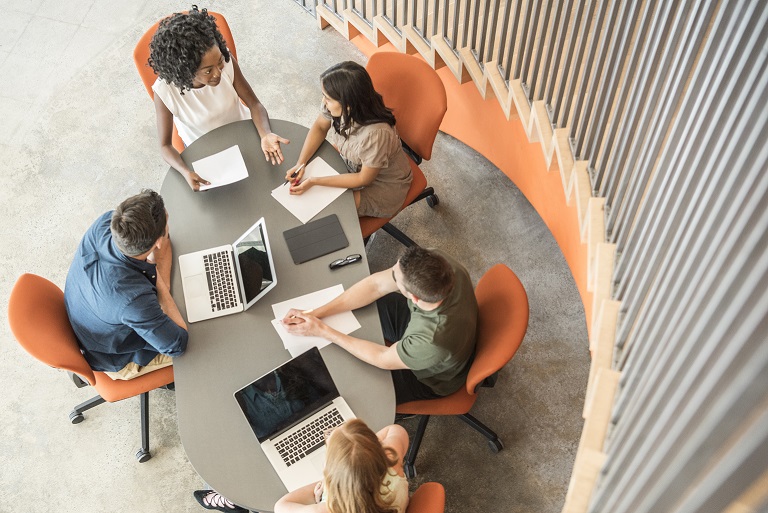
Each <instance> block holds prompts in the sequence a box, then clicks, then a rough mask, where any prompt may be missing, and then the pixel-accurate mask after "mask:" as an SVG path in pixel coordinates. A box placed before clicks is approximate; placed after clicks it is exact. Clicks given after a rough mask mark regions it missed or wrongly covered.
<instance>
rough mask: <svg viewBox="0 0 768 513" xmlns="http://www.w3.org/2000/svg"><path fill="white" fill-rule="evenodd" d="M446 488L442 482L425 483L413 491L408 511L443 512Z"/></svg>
mask: <svg viewBox="0 0 768 513" xmlns="http://www.w3.org/2000/svg"><path fill="white" fill-rule="evenodd" d="M444 511H445V488H443V485H441V484H440V483H435V482H430V483H424V484H423V485H421V486H419V488H418V489H417V490H416V491H415V492H413V495H412V496H411V500H410V502H409V503H408V507H407V508H406V509H405V512H406V513H443V512H444Z"/></svg>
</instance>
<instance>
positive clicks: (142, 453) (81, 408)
mask: <svg viewBox="0 0 768 513" xmlns="http://www.w3.org/2000/svg"><path fill="white" fill-rule="evenodd" d="M73 379H74V378H73ZM105 402H106V400H105V399H104V398H103V397H101V396H100V395H97V396H95V397H91V398H90V399H88V400H87V401H85V402H83V403H80V404H78V405H77V406H75V407H74V408H73V409H72V411H71V412H69V421H70V422H71V423H72V424H80V423H81V422H82V421H84V420H85V416H84V415H83V412H85V411H88V410H90V409H91V408H95V407H96V406H98V405H100V404H102V403H105ZM139 402H140V409H141V448H140V449H139V450H138V452H136V459H137V460H139V463H144V462H146V461H149V459H150V458H152V454H150V452H149V392H144V393H143V394H141V395H140V396H139Z"/></svg>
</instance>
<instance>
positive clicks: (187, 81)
mask: <svg viewBox="0 0 768 513" xmlns="http://www.w3.org/2000/svg"><path fill="white" fill-rule="evenodd" d="M213 45H217V46H218V47H219V50H221V54H222V55H223V56H224V60H225V61H227V62H229V50H227V43H225V42H224V37H223V36H222V35H221V32H219V29H218V28H217V27H216V18H214V17H213V16H211V15H210V14H208V10H207V9H203V10H199V9H198V8H197V6H196V5H193V6H192V9H190V10H189V13H186V14H185V13H178V12H177V13H175V14H172V15H170V16H168V17H167V18H165V19H164V20H162V21H161V22H160V26H158V27H157V32H156V33H155V35H154V37H152V41H151V42H150V43H149V59H148V63H149V65H150V66H151V67H152V69H153V70H155V73H157V74H158V75H159V76H160V78H162V79H163V80H165V81H166V82H168V83H172V84H174V85H175V86H176V87H178V88H179V91H180V92H181V94H184V91H185V90H188V89H192V84H193V82H194V79H195V73H197V70H198V68H200V62H201V61H202V60H203V55H205V53H206V52H207V51H208V50H210V49H211V48H213Z"/></svg>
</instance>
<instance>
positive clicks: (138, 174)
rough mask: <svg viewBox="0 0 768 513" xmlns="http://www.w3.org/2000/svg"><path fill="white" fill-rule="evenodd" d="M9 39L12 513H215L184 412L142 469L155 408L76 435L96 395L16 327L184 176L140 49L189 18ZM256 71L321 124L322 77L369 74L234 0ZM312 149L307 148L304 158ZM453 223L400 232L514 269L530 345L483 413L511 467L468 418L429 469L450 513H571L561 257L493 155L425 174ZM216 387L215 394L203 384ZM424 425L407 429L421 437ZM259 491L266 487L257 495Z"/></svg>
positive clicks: (424, 223) (447, 423) (5, 362)
mask: <svg viewBox="0 0 768 513" xmlns="http://www.w3.org/2000/svg"><path fill="white" fill-rule="evenodd" d="M0 5H2V7H3V11H4V17H5V22H6V23H5V26H6V28H5V29H3V31H0V63H2V64H3V69H4V70H5V71H6V72H5V73H4V76H3V78H4V87H3V88H2V90H0V117H1V118H2V123H0V162H1V164H0V166H1V167H2V173H0V176H2V187H0V213H1V214H2V219H3V221H4V222H3V223H2V227H0V261H2V265H3V273H2V275H1V276H0V311H1V312H3V313H2V315H0V319H1V321H0V341H1V343H0V348H1V351H2V353H0V354H1V357H0V376H2V387H3V389H4V390H3V393H2V394H1V395H0V411H2V418H1V420H0V434H1V435H2V436H1V437H0V454H2V460H3V464H2V465H1V466H0V492H1V493H0V512H6V511H8V512H10V511H37V512H44V511H57V512H68V511H73V512H74V511H78V512H80V511H111V512H121V511H126V512H127V511H132V512H134V511H138V512H156V511H171V512H177V511H179V512H180V511H190V512H195V511H202V509H201V508H200V507H199V506H198V505H197V503H196V502H195V500H194V498H193V497H192V490H194V489H196V488H200V487H201V486H202V485H203V481H202V479H201V478H200V477H199V476H198V475H197V474H196V473H195V470H194V468H193V467H192V465H191V464H190V463H189V461H188V460H187V458H186V455H185V452H184V449H183V446H182V444H181V441H180V440H179V436H178V432H177V426H176V416H175V404H174V394H173V393H172V392H167V391H157V392H153V393H152V394H150V397H151V399H150V402H151V406H150V408H151V413H150V415H151V427H150V436H151V444H152V452H153V455H154V457H153V458H152V459H151V460H150V461H149V462H147V463H145V464H139V463H137V462H136V460H135V459H134V457H133V454H134V452H135V451H136V449H137V448H138V445H139V429H138V428H139V416H138V414H139V411H138V409H139V404H138V399H135V400H134V399H132V400H127V401H123V402H120V403H116V404H106V405H102V406H100V407H98V408H96V409H94V410H91V411H89V412H88V413H87V414H86V417H87V419H86V421H85V422H83V423H82V424H79V425H76V426H73V425H71V424H70V423H69V420H68V418H67V414H68V412H69V411H70V409H71V407H72V406H74V405H75V404H77V403H79V402H81V401H83V400H85V399H87V398H88V397H90V396H91V395H92V393H93V392H92V390H89V389H87V388H86V389H76V388H75V387H74V386H73V385H72V384H71V383H70V382H69V381H68V380H67V377H66V375H65V374H64V373H62V372H58V371H55V370H52V369H49V368H47V367H46V366H44V365H43V364H40V363H39V362H37V361H35V360H34V359H33V358H32V357H30V356H29V355H28V354H26V353H25V352H24V351H23V350H22V349H21V348H20V347H19V346H18V345H17V344H16V342H15V341H14V339H13V337H12V335H11V334H10V331H9V328H8V324H7V319H6V317H5V312H6V310H7V300H8V294H9V292H10V289H11V287H12V286H13V283H14V282H15V280H16V278H17V277H18V276H19V275H20V274H22V273H24V272H32V273H36V274H40V275H42V276H45V277H47V278H49V279H50V280H52V281H54V282H55V283H57V284H58V285H59V286H63V284H64V279H65V276H66V272H67V269H68V266H69V263H70V261H71V256H72V254H73V251H74V250H75V248H76V246H77V243H78V241H79V239H80V237H81V236H82V233H83V232H84V230H85V229H86V228H87V227H88V226H89V225H90V223H91V222H92V221H93V220H94V219H95V218H96V216H98V215H99V214H101V213H102V212H104V211H106V210H109V209H111V208H114V206H115V205H116V204H117V203H119V202H120V201H121V200H122V199H124V198H125V197H127V196H129V195H132V194H135V193H136V192H138V191H139V190H140V189H141V188H144V187H150V188H154V189H157V190H159V188H160V185H161V183H162V180H163V177H164V175H165V173H166V170H167V166H166V165H165V164H164V163H163V162H162V160H161V158H160V155H159V151H158V149H157V143H156V136H155V119H154V111H153V107H152V104H151V103H150V101H149V98H148V97H147V95H146V92H145V90H144V88H143V87H142V85H141V82H140V80H139V78H138V76H137V74H136V71H135V68H134V65H133V61H132V50H133V47H134V44H135V42H136V41H137V40H138V38H139V37H140V35H141V34H142V33H143V31H144V30H145V29H146V28H147V27H148V26H149V25H150V24H151V23H153V22H154V21H156V20H157V19H159V18H160V17H162V16H163V15H166V14H169V13H171V12H174V11H179V10H183V9H186V8H189V5H188V4H186V3H179V2H173V1H167V0H156V1H141V0H137V1H133V2H121V3H115V2H111V1H109V0H68V1H67V2H57V1H54V0H15V1H13V2H11V1H9V0H2V2H0ZM208 7H211V8H212V10H216V11H219V12H222V13H223V14H224V15H225V16H226V17H227V19H228V21H229V23H230V26H231V28H232V32H233V34H234V37H235V41H236V44H237V48H238V54H239V55H240V65H241V67H242V69H243V72H244V74H245V76H246V78H247V79H248V80H249V81H250V83H251V85H252V86H253V88H254V90H255V91H256V93H257V95H258V96H259V98H260V99H261V100H262V102H263V103H264V104H265V105H266V107H267V108H268V110H269V113H270V115H271V116H272V117H273V118H278V119H287V120H291V121H294V122H298V123H302V124H305V125H309V124H310V123H311V122H312V120H313V119H314V117H315V116H316V114H317V108H318V105H319V102H320V92H319V85H318V76H319V74H320V73H321V72H322V71H323V70H324V69H325V68H327V67H328V66H330V65H331V64H333V63H336V62H338V61H342V60H356V61H359V62H364V61H365V58H364V56H363V55H362V54H361V53H360V52H359V51H357V49H356V48H355V47H354V45H352V44H351V43H349V42H347V41H346V40H344V38H343V37H341V36H340V35H339V34H337V33H336V32H334V31H333V30H330V29H329V30H326V31H320V30H319V29H318V27H317V22H316V21H315V20H314V19H313V18H311V17H310V16H309V15H308V14H306V13H305V12H304V11H302V10H301V9H300V8H299V7H298V6H297V5H296V4H294V3H292V2H291V1H290V0H270V1H266V0H255V1H248V2H237V1H232V0H230V1H223V0H222V1H217V2H215V3H211V4H209V5H208ZM301 143H302V141H293V142H292V144H301ZM422 167H423V169H424V171H425V173H426V174H427V178H428V180H429V182H430V184H431V185H433V186H435V188H436V190H437V192H438V194H439V196H440V199H441V203H440V205H439V206H438V207H437V208H436V209H434V210H432V209H430V208H429V207H428V206H427V205H426V204H424V203H423V202H422V203H421V204H418V205H414V206H412V207H410V208H409V209H408V210H407V211H406V212H405V213H403V214H401V215H400V216H398V218H397V220H396V223H395V224H396V225H397V226H399V227H400V228H402V229H403V230H405V231H406V232H407V233H408V234H409V235H410V236H411V237H412V238H413V239H414V240H416V241H417V242H418V243H420V244H421V245H425V246H435V247H441V248H443V249H445V250H446V251H448V252H450V253H452V254H453V255H455V256H456V257H458V258H459V259H460V260H461V261H463V262H464V264H465V265H466V266H467V268H468V269H469V271H470V273H471V274H472V277H473V279H474V280H475V281H477V280H478V279H479V278H480V276H482V274H483V273H484V272H485V271H486V270H487V269H488V268H489V267H491V266H492V265H493V264H495V263H497V262H503V263H505V264H507V265H508V266H509V267H511V268H512V269H513V270H514V271H515V272H516V273H517V274H518V275H519V276H520V278H521V280H522V282H523V284H524V285H525V287H526V290H527V292H528V295H529V300H530V305H531V318H530V327H529V329H528V334H527V336H526V338H525V341H524V342H523V345H522V348H521V349H520V351H519V352H518V354H517V356H516V357H515V358H514V359H513V360H512V362H511V363H510V364H508V365H507V366H506V367H505V368H504V369H503V371H502V373H501V379H500V380H499V383H498V385H497V386H496V388H494V389H485V390H483V391H482V392H481V393H480V398H479V399H478V401H477V404H476V406H475V408H474V410H473V413H474V414H475V415H476V416H477V417H479V418H480V419H482V420H484V421H486V422H487V423H488V424H489V425H490V426H491V427H492V428H494V429H495V430H496V431H497V432H498V433H499V435H500V436H501V438H502V440H503V441H504V445H505V449H504V450H503V451H502V452H500V453H499V454H493V453H491V452H490V450H488V448H487V446H486V442H485V441H484V439H483V438H482V437H481V436H480V435H479V434H476V433H474V432H473V431H471V430H470V428H469V427H467V426H466V425H464V424H463V423H462V422H461V421H459V420H458V419H453V418H435V419H433V420H432V421H431V422H430V426H429V428H428V430H427V436H426V438H425V442H424V444H423V446H422V450H421V452H420V454H419V458H418V460H417V462H416V467H417V470H418V473H419V474H418V477H417V478H416V480H415V482H414V487H415V486H417V485H418V484H419V483H421V482H424V481H430V480H434V481H439V482H441V483H443V484H444V485H445V487H446V490H447V495H448V506H447V508H446V509H447V511H449V512H459V511H490V512H496V511H499V512H520V513H523V512H539V513H556V512H559V511H560V510H561V508H562V504H563V501H564V497H565V492H566V489H567V485H568V480H569V476H570V471H571V466H572V464H573V460H574V457H575V452H576V447H577V443H578V439H579V436H580V433H581V427H582V418H581V408H582V404H583V395H584V391H585V388H586V380H587V372H588V362H589V355H588V351H587V342H586V338H587V335H586V328H585V321H584V313H583V309H582V307H581V303H580V300H579V296H578V294H577V291H576V288H575V285H574V283H573V280H572V278H571V276H570V273H569V270H568V268H567V266H566V264H565V260H564V259H563V257H562V254H561V253H560V251H559V249H558V247H557V245H556V244H555V242H554V240H553V238H552V236H551V234H550V233H549V232H548V230H547V228H546V226H545V225H544V224H543V222H542V221H541V219H540V218H539V216H538V215H537V214H536V212H535V211H534V210H533V208H532V207H531V205H530V204H529V203H528V201H527V200H526V199H525V197H523V195H522V194H521V193H520V191H519V190H518V189H517V188H516V187H515V186H514V185H513V184H512V183H511V182H510V181H509V180H508V179H507V178H506V177H505V176H504V175H503V174H502V173H501V172H500V171H499V170H498V169H496V168H494V167H493V166H492V165H490V164H489V163H488V162H487V161H486V160H485V159H484V158H483V157H482V156H480V155H478V154H477V153H476V152H474V151H473V150H471V149H469V148H467V147H466V146H464V145H463V144H461V143H460V142H458V141H456V140H454V139H452V138H451V137H449V136H445V135H443V134H441V135H440V136H438V139H437V142H436V148H435V151H434V158H433V160H432V161H431V162H429V163H425V165H423V166H422ZM400 250H401V247H400V246H399V244H398V243H396V242H395V241H394V240H393V239H391V238H390V237H389V236H388V235H387V234H386V233H383V232H382V233H379V234H378V235H377V236H376V237H375V238H374V240H373V241H372V242H371V244H370V246H369V258H370V261H371V267H372V270H378V269H382V268H385V267H387V266H390V265H392V264H393V263H394V261H395V260H396V258H397V255H398V252H399V251H400ZM201 379H204V378H203V377H201ZM415 425H416V423H415V421H406V427H408V428H409V429H410V430H411V431H412V430H413V429H415ZM253 486H259V483H258V479H257V478H254V482H253Z"/></svg>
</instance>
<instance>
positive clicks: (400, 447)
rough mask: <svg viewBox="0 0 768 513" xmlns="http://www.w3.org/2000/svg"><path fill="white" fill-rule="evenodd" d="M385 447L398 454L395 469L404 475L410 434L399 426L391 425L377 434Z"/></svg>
mask: <svg viewBox="0 0 768 513" xmlns="http://www.w3.org/2000/svg"><path fill="white" fill-rule="evenodd" d="M376 437H378V439H379V442H381V445H382V446H383V447H389V448H391V449H392V450H393V451H395V452H396V453H397V464H396V465H395V466H394V468H395V469H396V470H397V472H398V474H402V469H403V457H404V456H405V453H406V452H407V451H408V432H407V431H406V430H405V429H404V428H403V427H402V426H398V425H397V424H390V425H389V426H387V427H384V428H382V429H381V430H380V431H379V432H378V433H376Z"/></svg>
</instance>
